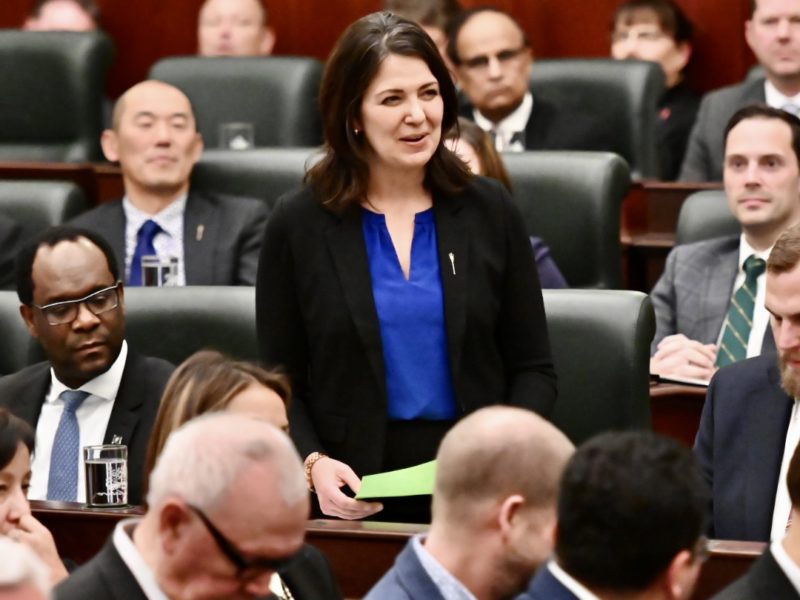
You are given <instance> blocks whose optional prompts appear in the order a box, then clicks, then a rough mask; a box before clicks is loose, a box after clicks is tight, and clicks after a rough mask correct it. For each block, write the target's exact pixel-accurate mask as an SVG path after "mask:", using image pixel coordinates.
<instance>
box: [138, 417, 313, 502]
mask: <svg viewBox="0 0 800 600" xmlns="http://www.w3.org/2000/svg"><path fill="white" fill-rule="evenodd" d="M257 464H271V465H272V466H274V468H275V469H276V479H277V487H278V492H279V493H280V495H281V497H282V499H283V500H284V502H285V503H286V504H287V505H290V506H293V505H295V504H296V503H297V502H300V501H301V500H303V499H304V498H306V497H307V495H308V488H307V486H306V481H305V475H304V473H303V463H302V461H301V460H300V456H299V455H298V454H297V450H295V448H294V446H293V445H292V442H291V441H290V440H289V438H288V437H287V436H286V434H285V433H283V432H282V431H281V430H279V429H278V428H277V427H275V426H273V425H271V424H270V423H267V422H266V421H262V420H259V419H255V418H252V417H247V416H243V415H236V414H230V413H225V412H214V413H207V414H205V415H201V416H199V417H197V418H195V419H192V420H191V421H189V422H187V423H185V424H184V425H183V426H181V427H179V428H178V429H176V430H175V431H174V432H173V433H172V434H170V436H169V437H168V438H167V442H166V444H165V446H164V449H163V450H162V452H161V454H160V456H159V457H158V462H156V465H155V468H154V469H153V472H152V473H151V474H150V487H149V492H148V494H147V503H148V504H149V505H150V506H151V507H153V506H156V505H158V504H159V503H161V502H163V501H164V500H165V499H166V498H168V497H170V496H178V497H180V498H182V499H183V500H184V501H185V502H188V503H191V504H193V505H195V506H197V507H199V508H201V509H203V510H210V509H213V508H214V506H215V505H216V504H217V503H218V502H220V501H222V500H224V498H225V495H226V494H227V493H228V492H229V491H230V490H231V489H233V487H234V484H235V482H236V479H237V478H238V477H239V475H240V474H241V473H242V472H243V471H245V470H246V469H247V468H248V467H251V466H254V465H257Z"/></svg>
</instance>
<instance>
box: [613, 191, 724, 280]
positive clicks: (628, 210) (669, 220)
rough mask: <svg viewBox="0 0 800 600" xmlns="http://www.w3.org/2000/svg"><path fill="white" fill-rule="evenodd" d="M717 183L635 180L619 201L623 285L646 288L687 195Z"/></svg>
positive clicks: (665, 250)
mask: <svg viewBox="0 0 800 600" xmlns="http://www.w3.org/2000/svg"><path fill="white" fill-rule="evenodd" d="M721 187H722V184H720V183H690V184H688V183H676V182H664V181H642V182H635V183H633V185H632V186H631V190H630V192H629V193H628V195H627V196H626V197H625V200H624V202H623V203H622V219H621V223H620V242H621V243H622V247H623V256H624V261H625V265H624V266H625V269H624V272H625V273H626V274H627V281H626V288H627V289H630V290H639V291H642V292H649V291H650V290H651V289H652V287H653V285H655V282H656V281H657V280H658V277H659V276H660V275H661V272H662V271H663V270H664V261H665V260H666V258H667V254H669V251H670V250H671V249H672V247H673V246H674V245H675V229H676V227H677V225H678V214H679V213H680V209H681V206H682V205H683V201H684V200H685V199H686V197H687V196H689V195H690V194H693V193H694V192H699V191H702V190H718V189H720V188H721Z"/></svg>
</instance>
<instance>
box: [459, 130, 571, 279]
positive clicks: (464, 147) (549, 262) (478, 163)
mask: <svg viewBox="0 0 800 600" xmlns="http://www.w3.org/2000/svg"><path fill="white" fill-rule="evenodd" d="M445 145H446V146H447V147H448V148H450V150H452V151H453V152H455V153H456V154H457V155H458V156H459V157H460V158H461V160H463V161H464V162H465V163H467V166H468V167H469V169H470V171H472V172H473V173H475V174H476V175H485V176H486V177H491V178H492V179H497V181H499V182H500V183H502V184H503V185H504V186H505V187H506V189H507V190H508V191H509V192H510V191H512V190H511V178H510V177H509V176H508V171H506V166H505V165H504V164H503V158H502V157H501V156H500V153H499V152H498V151H497V150H496V149H495V147H494V144H493V143H492V138H491V137H490V136H489V134H488V133H486V132H485V131H484V130H483V129H481V128H480V127H478V125H477V124H476V123H475V122H474V121H470V120H468V119H465V118H464V117H459V118H458V127H453V128H452V129H451V130H450V131H448V132H447V138H446V139H445ZM531 246H533V254H534V256H535V257H536V266H537V267H538V269H539V282H540V283H541V284H542V289H560V288H566V287H569V286H568V285H567V280H566V279H564V276H563V275H562V274H561V271H559V270H558V266H557V265H556V263H555V261H554V260H553V257H552V256H550V248H548V247H547V245H546V244H545V243H544V242H543V241H542V238H538V237H533V236H531Z"/></svg>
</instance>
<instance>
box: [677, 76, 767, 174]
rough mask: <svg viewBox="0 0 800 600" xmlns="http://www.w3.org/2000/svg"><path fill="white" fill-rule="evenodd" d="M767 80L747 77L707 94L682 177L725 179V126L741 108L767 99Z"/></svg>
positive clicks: (688, 149) (689, 147)
mask: <svg viewBox="0 0 800 600" xmlns="http://www.w3.org/2000/svg"><path fill="white" fill-rule="evenodd" d="M764 81H765V80H764V79H763V78H759V79H756V80H754V81H743V82H742V83H738V84H736V85H731V86H728V87H724V88H722V89H719V90H715V91H713V92H709V93H708V94H706V95H705V96H704V97H703V100H702V102H700V110H699V111H698V112H697V119H696V120H695V122H694V127H692V133H691V135H690V136H689V145H688V147H687V149H686V156H685V157H684V159H683V166H682V167H681V174H680V180H681V181H722V163H723V161H724V158H725V127H726V125H727V124H728V121H729V120H730V118H731V117H732V116H733V113H735V112H736V111H737V110H739V109H740V108H744V107H745V106H748V105H750V104H763V103H764V102H765V96H764Z"/></svg>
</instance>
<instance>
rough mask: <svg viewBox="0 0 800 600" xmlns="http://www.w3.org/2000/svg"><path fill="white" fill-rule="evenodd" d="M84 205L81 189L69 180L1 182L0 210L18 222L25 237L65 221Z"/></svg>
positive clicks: (84, 208) (84, 206)
mask: <svg viewBox="0 0 800 600" xmlns="http://www.w3.org/2000/svg"><path fill="white" fill-rule="evenodd" d="M86 207H87V206H86V198H85V197H84V195H83V191H82V190H81V188H79V187H78V186H77V185H75V184H74V183H71V182H69V181H27V180H26V181H17V180H3V181H0V213H2V214H4V215H6V216H7V217H10V218H11V219H13V220H14V221H16V222H17V223H19V224H20V225H21V226H22V229H23V232H24V235H26V236H28V237H30V236H34V235H36V234H37V233H39V232H40V231H42V230H44V229H47V228H48V227H52V226H53V225H61V224H62V223H66V222H67V221H69V220H70V219H72V218H73V217H76V216H78V215H79V214H80V213H82V212H83V211H85V210H86Z"/></svg>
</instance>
